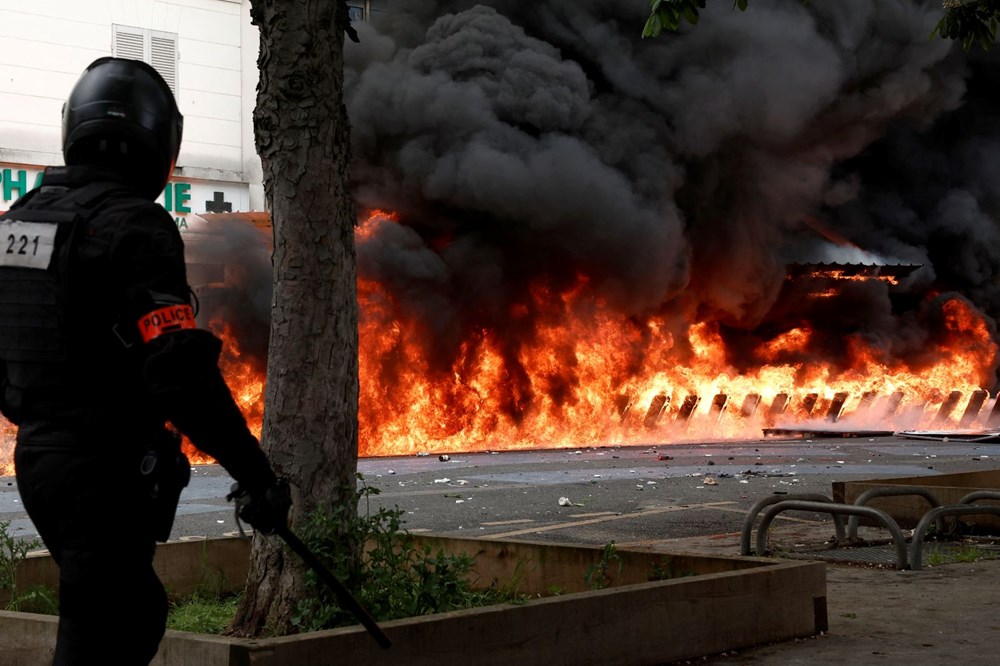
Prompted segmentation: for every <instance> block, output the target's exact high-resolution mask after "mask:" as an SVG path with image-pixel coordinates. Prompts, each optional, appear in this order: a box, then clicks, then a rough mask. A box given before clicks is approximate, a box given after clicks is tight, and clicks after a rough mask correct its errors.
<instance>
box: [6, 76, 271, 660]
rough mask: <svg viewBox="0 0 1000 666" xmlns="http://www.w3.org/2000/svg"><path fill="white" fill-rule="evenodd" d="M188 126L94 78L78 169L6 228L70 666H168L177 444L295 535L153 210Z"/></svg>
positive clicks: (16, 340)
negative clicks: (159, 566) (209, 462)
mask: <svg viewBox="0 0 1000 666" xmlns="http://www.w3.org/2000/svg"><path fill="white" fill-rule="evenodd" d="M182 123H183V121H182V117H181V114H180V112H179V111H178V109H177V104H176V101H175V100H174V97H173V94H172V93H171V91H170V89H169V87H168V86H167V84H166V83H165V82H164V81H163V79H162V78H161V77H160V75H159V74H158V73H157V72H156V70H154V69H153V68H152V67H150V66H149V65H147V64H145V63H143V62H140V61H136V60H124V59H119V58H100V59H98V60H96V61H94V62H93V63H92V64H91V65H90V66H89V67H87V69H86V70H85V71H84V72H83V74H82V75H81V77H80V79H79V81H78V82H77V83H76V85H75V86H74V88H73V91H72V92H71V93H70V96H69V99H68V100H67V102H66V104H65V105H64V107H63V157H64V158H65V162H66V166H65V167H50V168H47V169H46V170H45V174H44V176H43V178H42V183H41V186H40V187H39V188H37V189H35V190H32V191H31V192H29V193H28V194H26V195H25V196H23V197H22V198H21V199H19V200H18V201H17V202H16V203H15V204H14V205H13V206H12V207H11V209H10V211H8V212H7V213H6V214H4V215H3V216H0V380H2V381H3V386H2V392H0V409H2V411H3V414H4V415H5V416H6V417H7V418H8V419H9V420H10V421H11V422H13V423H14V424H16V425H17V426H18V433H17V445H16V448H15V454H14V463H15V466H16V470H17V483H18V489H19V491H20V494H21V497H22V499H23V501H24V506H25V509H26V510H27V512H28V515H29V516H30V517H31V520H32V522H33V523H34V525H35V527H36V528H37V529H38V532H39V534H40V535H41V537H42V540H43V541H44V542H45V545H46V547H47V548H48V549H49V551H51V553H52V556H53V557H54V559H55V561H56V562H57V563H58V564H59V630H58V640H57V644H56V650H55V657H54V663H55V664H58V665H60V666H61V665H64V664H87V665H92V664H125V665H132V664H147V663H148V662H149V661H150V660H151V659H152V658H153V656H154V655H155V654H156V651H157V648H158V645H159V642H160V640H161V638H162V637H163V633H164V630H165V623H166V614H167V600H166V595H165V592H164V589H163V585H162V584H161V583H160V581H159V580H158V578H157V576H156V574H155V573H154V571H153V567H152V559H153V552H154V550H155V546H156V541H166V540H167V538H168V537H169V534H170V530H171V526H172V523H173V518H174V513H175V510H176V507H177V500H178V497H179V494H180V491H181V488H183V487H184V485H186V484H187V480H188V476H189V474H190V467H189V464H188V461H187V459H186V457H185V456H184V455H183V454H182V453H181V450H180V435H179V434H178V431H179V432H180V433H183V434H184V435H187V436H188V437H189V438H190V439H191V441H192V442H193V443H194V445H195V446H197V447H198V448H199V449H200V450H202V451H204V452H205V453H207V454H209V455H211V456H212V457H214V458H215V459H216V460H217V461H218V462H219V463H220V464H221V465H222V466H223V467H224V468H225V469H226V470H227V471H228V472H229V473H230V474H231V475H232V476H233V478H235V479H236V481H237V482H238V484H239V487H240V488H241V489H242V490H243V491H244V492H247V493H249V497H250V500H251V503H252V504H255V507H254V510H253V511H250V512H246V514H245V515H248V516H257V517H258V520H259V522H258V525H257V527H258V528H261V525H262V524H267V525H268V526H270V527H272V528H273V527H274V526H275V525H283V524H284V522H285V521H286V520H287V514H288V508H289V504H288V499H287V498H288V495H287V487H286V486H284V484H283V483H281V482H279V481H278V479H277V477H276V476H275V474H274V472H273V471H272V469H271V466H270V465H269V463H268V461H267V459H266V457H265V456H264V453H263V452H262V451H261V449H260V446H259V443H258V442H257V440H256V438H255V437H254V436H253V435H252V434H251V433H250V431H249V430H248V428H247V425H246V421H245V420H244V418H243V416H242V414H241V413H240V411H239V409H238V408H237V406H236V404H235V402H234V401H233V398H232V394H231V393H230V391H229V388H228V387H227V386H226V383H225V380H224V379H223V378H222V375H221V373H220V372H219V368H218V356H219V352H220V349H221V343H220V341H219V340H218V339H217V338H216V337H215V336H213V335H212V334H211V333H209V332H208V331H204V330H201V329H199V328H197V327H196V325H195V311H194V309H193V307H192V303H191V296H190V294H191V292H190V288H189V287H188V284H187V279H186V275H185V265H184V248H183V243H182V241H181V237H180V234H179V233H178V231H177V228H176V226H175V223H174V221H173V220H172V219H171V217H170V215H169V214H168V213H167V212H166V211H165V210H164V209H163V208H162V207H161V206H160V205H158V204H157V203H155V201H154V200H155V199H156V197H157V196H158V195H159V194H160V192H162V191H163V188H164V186H165V185H166V183H167V180H168V178H169V177H170V174H171V172H172V171H173V168H174V164H175V162H176V159H177V154H178V151H179V150H180V143H181V130H182ZM171 424H172V426H171ZM168 428H169V429H168ZM265 531H266V530H265Z"/></svg>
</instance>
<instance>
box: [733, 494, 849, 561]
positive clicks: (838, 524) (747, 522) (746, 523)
mask: <svg viewBox="0 0 1000 666" xmlns="http://www.w3.org/2000/svg"><path fill="white" fill-rule="evenodd" d="M788 500H805V501H811V502H829V503H831V504H832V503H833V500H832V499H830V498H829V497H827V496H826V495H821V494H819V493H797V494H794V495H768V496H767V497H765V498H764V499H762V500H760V501H759V502H757V503H756V504H754V505H753V506H752V507H750V511H748V512H747V517H746V518H744V519H743V529H742V530H740V555H750V554H752V553H751V551H750V535H751V533H752V532H753V524H754V521H756V520H757V514H759V513H760V512H761V511H762V510H764V509H765V508H766V507H768V506H771V505H772V504H777V503H778V502H787V501H788ZM833 524H834V526H835V528H836V530H837V541H838V542H842V541H843V540H844V520H843V518H841V517H840V516H838V515H834V517H833Z"/></svg>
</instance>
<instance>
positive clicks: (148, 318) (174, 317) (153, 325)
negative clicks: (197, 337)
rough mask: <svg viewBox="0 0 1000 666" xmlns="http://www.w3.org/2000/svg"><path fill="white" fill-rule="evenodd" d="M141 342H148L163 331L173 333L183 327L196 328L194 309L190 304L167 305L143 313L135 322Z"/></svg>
mask: <svg viewBox="0 0 1000 666" xmlns="http://www.w3.org/2000/svg"><path fill="white" fill-rule="evenodd" d="M137 323H138V325H139V333H140V334H141V335H142V341H143V342H149V341H150V340H152V339H154V338H158V337H160V336H161V335H163V334H164V333H173V332H174V331H180V330H183V329H185V328H196V326H195V323H194V310H193V309H192V308H191V306H190V305H168V306H167V307H165V308H160V309H159V310H153V311H152V312H149V313H147V314H144V315H143V316H142V317H140V318H139V321H138V322H137Z"/></svg>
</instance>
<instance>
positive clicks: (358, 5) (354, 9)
mask: <svg viewBox="0 0 1000 666" xmlns="http://www.w3.org/2000/svg"><path fill="white" fill-rule="evenodd" d="M366 4H368V3H366V2H349V3H347V14H348V16H350V18H351V21H352V22H354V21H364V20H365V19H366V18H367V17H366V16H365V13H366V12H365V5H366Z"/></svg>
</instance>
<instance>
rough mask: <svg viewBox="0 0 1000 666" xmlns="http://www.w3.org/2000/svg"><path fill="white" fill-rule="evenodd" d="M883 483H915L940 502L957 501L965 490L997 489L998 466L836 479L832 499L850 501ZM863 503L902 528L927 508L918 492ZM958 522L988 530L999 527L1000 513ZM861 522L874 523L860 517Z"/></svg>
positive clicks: (914, 523)
mask: <svg viewBox="0 0 1000 666" xmlns="http://www.w3.org/2000/svg"><path fill="white" fill-rule="evenodd" d="M887 486H919V487H921V488H926V489H927V490H929V491H931V492H932V493H933V494H934V496H935V497H937V499H938V500H939V501H940V502H941V504H942V505H944V506H948V505H950V504H957V503H958V502H959V501H960V500H961V499H962V498H963V497H965V496H966V495H968V494H969V493H972V492H975V491H978V490H992V491H1000V470H995V469H993V470H984V471H981V472H960V473H957V474H937V475H934V476H908V477H893V478H888V479H869V480H864V481H836V482H834V484H833V501H834V502H845V503H847V504H853V503H854V501H855V500H856V499H858V497H860V496H861V494H862V493H864V492H866V491H868V490H871V489H873V488H884V487H887ZM996 503H997V502H995V501H992V500H982V501H979V502H976V504H996ZM866 506H870V507H872V508H874V509H879V510H880V511H885V512H886V513H887V514H889V515H890V516H892V518H893V519H894V520H895V521H896V522H897V523H898V524H899V526H900V527H902V528H905V529H912V528H914V527H916V526H917V523H919V522H920V519H921V518H922V517H923V515H924V514H925V513H927V512H928V511H929V510H930V509H931V505H930V504H929V503H928V502H927V500H926V499H924V498H923V497H920V496H919V495H896V496H889V497H874V498H872V499H871V500H869V501H868V502H867V504H866ZM961 520H962V522H964V523H971V524H974V525H977V526H981V527H984V528H989V529H992V530H997V529H1000V517H998V516H990V515H971V516H962V518H961ZM860 522H861V524H862V525H875V523H873V522H870V521H867V520H861V521H860Z"/></svg>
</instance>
